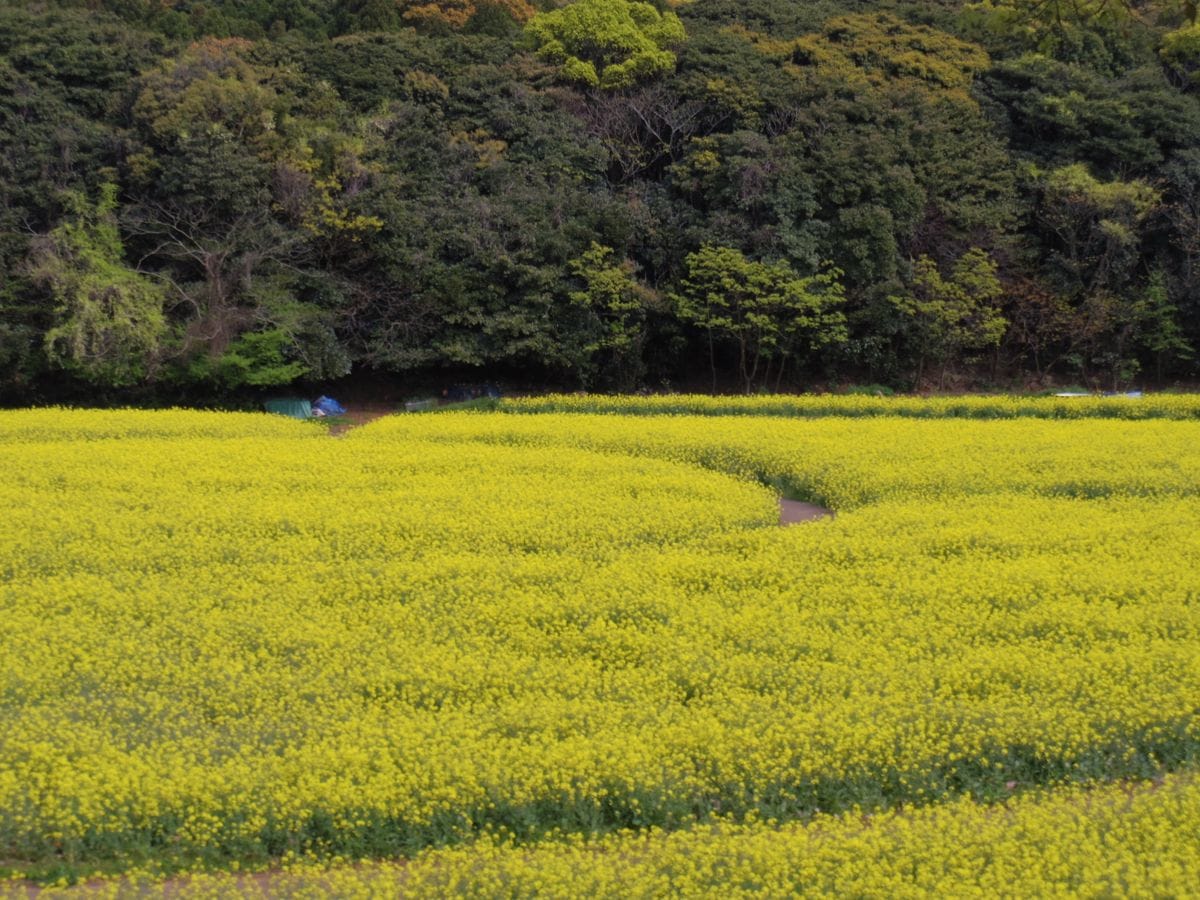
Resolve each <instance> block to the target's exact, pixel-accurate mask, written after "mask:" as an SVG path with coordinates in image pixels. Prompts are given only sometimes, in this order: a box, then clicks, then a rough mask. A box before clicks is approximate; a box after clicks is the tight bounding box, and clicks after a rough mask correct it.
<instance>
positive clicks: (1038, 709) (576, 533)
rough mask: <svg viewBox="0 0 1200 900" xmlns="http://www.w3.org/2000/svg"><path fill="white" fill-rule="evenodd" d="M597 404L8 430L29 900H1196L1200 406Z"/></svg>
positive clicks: (0, 764)
mask: <svg viewBox="0 0 1200 900" xmlns="http://www.w3.org/2000/svg"><path fill="white" fill-rule="evenodd" d="M586 399H590V398H584V399H583V400H579V401H577V402H579V403H580V406H579V409H580V410H581V411H579V412H567V411H542V412H537V413H536V414H534V411H533V409H532V408H531V404H528V403H527V404H513V405H512V406H511V407H508V408H506V409H502V411H500V412H496V413H443V414H438V415H401V416H394V417H390V418H387V419H384V420H381V421H379V422H376V423H374V424H372V425H370V426H367V427H365V428H361V429H358V430H355V431H353V432H351V433H349V434H348V435H346V436H345V437H343V438H339V439H333V438H330V437H328V436H327V435H326V434H325V432H324V431H323V430H322V429H321V428H320V427H319V426H316V425H313V424H311V423H302V422H293V421H290V420H286V419H282V418H271V417H266V416H257V415H247V414H217V413H193V412H184V411H170V412H161V413H148V412H128V411H106V412H79V411H68V410H39V411H19V412H4V413H0V459H2V460H3V464H4V471H5V473H6V477H5V479H4V480H3V483H0V510H2V514H0V548H3V549H2V551H0V611H2V613H3V614H2V615H0V856H2V857H3V860H4V861H3V862H0V865H4V866H7V868H8V871H9V873H10V875H11V877H12V878H13V879H14V880H13V881H12V882H11V886H12V890H13V891H14V892H16V893H21V892H23V891H24V890H25V884H24V879H27V878H33V879H35V880H38V881H42V882H48V883H54V882H57V881H61V880H64V879H65V880H66V881H70V880H73V879H75V878H78V877H84V876H89V875H92V874H97V873H98V874H102V875H105V876H131V877H124V878H119V879H117V880H114V881H111V882H106V883H105V884H104V885H101V886H96V885H93V888H94V889H95V890H96V891H99V892H101V893H103V892H109V893H112V894H122V893H127V892H143V891H146V890H151V891H153V890H157V889H158V888H157V887H156V884H157V882H155V881H154V880H153V879H155V878H160V877H166V876H168V875H171V874H172V873H180V872H183V873H192V874H191V875H188V876H186V877H184V876H178V875H177V876H176V880H175V881H173V882H170V883H168V886H167V888H164V889H169V890H170V891H171V892H175V893H185V894H188V893H193V894H196V895H207V894H215V895H220V894H226V893H235V892H239V893H247V892H250V891H252V890H261V891H265V892H268V893H273V894H289V893H294V894H297V895H309V894H320V893H322V892H326V893H327V892H330V891H333V892H335V893H338V894H346V895H352V894H361V895H364V896H371V895H380V894H384V895H386V894H390V893H401V894H415V895H441V894H445V893H452V892H462V893H467V894H474V895H489V896H490V895H496V894H503V895H527V894H533V893H540V894H544V895H550V896H564V895H573V894H581V893H583V894H606V895H611V896H652V895H662V894H664V893H668V894H679V895H700V894H713V893H736V892H738V891H747V892H748V891H765V892H766V893H768V894H774V895H783V894H793V893H800V894H808V893H822V892H837V893H851V894H859V895H862V894H873V895H884V894H886V895H889V896H890V895H906V894H907V895H944V894H947V893H958V894H971V893H982V894H985V895H994V894H997V893H999V894H1004V893H1008V894H1011V895H1014V896H1016V895H1021V896H1029V895H1031V894H1079V893H1083V894H1092V895H1102V894H1114V893H1117V894H1120V893H1134V894H1145V895H1162V894H1176V895H1178V894H1188V893H1191V892H1192V891H1194V890H1195V887H1194V886H1195V884H1197V883H1200V877H1198V876H1200V794H1198V793H1197V791H1198V788H1197V782H1196V780H1195V778H1194V775H1193V773H1194V771H1195V766H1196V762H1197V757H1198V750H1200V722H1198V720H1197V711H1198V710H1200V603H1198V598H1200V502H1198V498H1197V493H1198V492H1200V421H1191V420H1190V419H1191V418H1192V417H1191V416H1188V415H1183V414H1179V415H1175V414H1170V415H1168V414H1167V413H1164V414H1163V415H1162V416H1159V417H1155V418H1146V419H1140V418H1130V417H1128V416H1126V415H1125V414H1124V413H1123V412H1120V410H1123V409H1124V407H1123V406H1113V407H1112V408H1113V409H1116V410H1118V412H1114V413H1110V414H1105V415H1101V414H1099V413H1097V414H1095V415H1090V416H1078V417H1072V418H1067V419H1064V418H1056V417H1053V416H1043V417H1031V416H1024V415H1011V416H1006V417H993V418H990V419H988V420H979V419H969V418H963V417H961V416H959V415H958V414H957V413H947V414H945V415H939V414H937V409H936V408H934V407H931V408H930V410H929V411H928V414H927V415H925V416H917V415H911V414H908V413H905V414H903V415H888V414H886V412H885V413H882V414H881V413H872V414H870V415H863V414H861V413H857V412H852V411H849V410H850V406H851V405H852V404H854V403H858V402H860V401H858V400H857V399H852V400H847V401H846V403H847V410H848V411H847V412H846V414H845V415H840V414H837V412H838V410H837V407H836V402H834V401H829V400H827V399H826V400H823V402H825V403H826V404H827V405H828V406H829V411H828V412H827V413H825V414H822V415H820V416H816V415H813V414H805V415H795V416H790V415H774V414H768V413H764V412H761V411H759V412H751V413H746V412H745V411H743V412H741V413H737V414H720V413H718V412H714V411H712V410H709V411H708V412H706V413H703V414H698V415H691V414H682V413H680V412H679V411H678V410H668V412H671V413H672V414H670V415H655V414H653V409H652V408H650V409H647V410H642V411H641V413H640V414H638V415H621V414H616V413H613V412H607V413H605V412H597V411H596V406H595V405H592V406H588V405H586V404H585V403H584V400H586ZM869 399H872V400H874V399H875V398H869ZM564 400H565V401H567V402H570V401H573V398H564ZM622 402H623V403H624V404H626V405H630V404H636V403H638V402H640V401H636V400H630V399H629V398H624V399H623V401H622ZM722 402H723V403H730V401H722ZM755 402H757V401H747V406H748V407H749V406H752V405H753V404H754V403H755ZM877 402H878V401H877ZM904 402H905V403H909V404H911V403H912V402H914V401H904ZM1181 408H1182V407H1181ZM514 411H515V412H524V413H527V414H521V415H513V414H509V413H511V412H514ZM780 491H782V492H784V493H786V494H788V495H789V496H795V497H801V498H804V499H809V500H812V501H815V502H820V503H823V504H825V505H827V506H829V507H831V508H832V509H833V510H835V512H836V515H835V516H834V517H833V518H829V519H825V520H821V521H818V522H813V523H809V524H805V525H801V526H794V527H791V528H780V527H778V525H777V522H778V509H777V504H776V496H777V493H778V492H780ZM364 860H365V861H377V860H404V862H403V863H402V864H401V863H375V862H372V863H371V864H354V865H348V864H350V863H359V861H364ZM235 869H242V870H246V869H251V870H252V869H269V870H271V872H272V873H273V874H270V875H266V876H262V877H259V878H248V876H245V875H229V874H226V875H222V874H219V873H220V872H222V871H226V872H228V871H231V870H235ZM203 871H211V872H214V873H218V874H207V875H198V874H195V873H198V872H203Z"/></svg>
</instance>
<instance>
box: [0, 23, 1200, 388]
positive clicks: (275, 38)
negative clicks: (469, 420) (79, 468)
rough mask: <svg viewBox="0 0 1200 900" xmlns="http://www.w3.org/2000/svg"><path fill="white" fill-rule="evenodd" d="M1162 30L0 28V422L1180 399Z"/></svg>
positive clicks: (1190, 280)
mask: <svg viewBox="0 0 1200 900" xmlns="http://www.w3.org/2000/svg"><path fill="white" fill-rule="evenodd" d="M1197 349H1200V23H1198V20H1197V6H1196V3H1195V2H1194V0H1145V2H1143V0H982V2H968V3H962V2H960V0H921V2H910V0H892V2H858V0H812V2H803V3H802V2H796V0H649V2H641V0H567V2H564V0H350V2H335V0H206V2H192V0H78V2H72V0H40V2H14V0H7V2H3V3H0V401H2V402H6V403H21V404H28V403H30V402H49V401H54V400H56V399H61V398H77V397H81V396H82V397H88V398H92V399H95V398H110V399H117V400H120V399H125V400H134V401H136V400H139V399H148V398H159V399H163V398H171V399H178V398H203V399H212V398H221V397H230V396H238V395H246V393H247V392H249V393H250V394H253V393H254V392H261V391H266V390H279V389H282V388H284V387H285V386H288V385H301V384H317V383H337V382H338V381H339V379H346V378H347V377H356V376H368V377H371V376H380V377H390V378H413V379H417V378H426V379H428V378H459V379H464V378H465V379H471V378H477V379H480V380H482V379H484V378H493V377H501V376H503V377H510V378H518V377H519V378H520V379H522V380H524V381H527V382H536V383H541V384H545V385H547V386H552V387H556V388H560V389H567V390H579V389H583V390H589V391H635V390H651V391H657V390H664V389H671V388H674V387H677V386H678V387H696V388H699V389H701V390H713V391H720V392H745V393H756V392H771V391H784V390H799V389H812V387H813V386H814V385H837V384H843V385H844V384H850V383H863V384H866V383H870V384H878V385H883V386H888V387H891V388H894V389H897V390H917V389H934V390H936V389H945V390H949V389H960V388H972V389H986V388H989V387H1008V388H1012V387H1013V386H1020V387H1022V388H1024V389H1036V388H1038V387H1044V386H1049V385H1053V384H1066V383H1072V384H1081V385H1087V386H1088V387H1091V388H1094V389H1107V390H1116V389H1124V388H1127V387H1130V386H1138V385H1141V384H1150V385H1155V386H1167V385H1171V384H1192V383H1194V382H1195V381H1196V380H1197V379H1198V378H1200V363H1198V362H1197V354H1196V351H1197Z"/></svg>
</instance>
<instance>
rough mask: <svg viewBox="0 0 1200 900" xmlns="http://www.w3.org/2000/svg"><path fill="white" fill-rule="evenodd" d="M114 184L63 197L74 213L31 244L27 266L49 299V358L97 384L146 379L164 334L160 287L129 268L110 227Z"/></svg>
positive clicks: (114, 206)
mask: <svg viewBox="0 0 1200 900" xmlns="http://www.w3.org/2000/svg"><path fill="white" fill-rule="evenodd" d="M116 196H117V187H116V185H114V184H106V185H104V186H103V188H102V189H101V193H100V199H99V201H98V202H97V203H96V204H95V205H94V206H91V205H89V204H88V203H87V201H86V200H85V199H84V198H83V197H82V196H80V195H78V194H75V195H69V196H68V197H67V198H66V199H67V204H68V206H69V207H70V208H71V210H72V213H73V215H72V216H71V218H69V219H67V220H65V221H64V222H62V223H61V224H59V225H58V227H56V228H55V229H54V230H53V231H51V232H50V233H49V234H47V235H45V236H44V237H43V238H41V239H39V240H37V241H35V242H34V244H33V247H32V250H31V255H30V261H29V271H30V274H31V276H32V278H33V280H34V282H35V283H36V284H38V285H40V286H41V287H43V288H44V289H45V290H46V291H47V292H48V294H49V296H50V297H51V299H52V300H53V302H54V304H55V324H54V326H53V327H52V328H51V329H50V330H49V331H48V332H46V336H45V346H46V353H47V355H48V356H49V358H50V359H51V360H52V361H53V362H54V363H56V364H57V365H59V366H61V367H62V368H64V369H67V370H69V371H71V372H74V373H75V374H77V375H79V376H80V377H82V378H84V379H86V380H88V381H91V382H93V383H95V384H98V385H103V386H112V387H121V386H126V385H130V384H133V383H135V382H137V381H138V380H140V379H142V378H143V377H145V376H146V375H147V374H148V372H149V370H150V368H151V366H152V365H153V364H154V362H155V361H156V359H157V357H158V355H159V351H160V349H161V347H162V342H163V338H164V336H165V334H166V320H165V317H164V315H163V306H164V303H165V291H164V289H163V285H162V284H161V283H160V282H157V281H155V280H153V279H151V278H149V277H147V276H146V275H144V274H142V273H140V272H138V271H136V270H134V269H132V268H130V267H129V266H127V265H126V264H125V261H124V255H125V252H124V248H123V246H122V244H121V237H120V233H119V231H118V229H117V217H116V209H117V200H116Z"/></svg>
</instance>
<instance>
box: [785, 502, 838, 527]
mask: <svg viewBox="0 0 1200 900" xmlns="http://www.w3.org/2000/svg"><path fill="white" fill-rule="evenodd" d="M832 515H833V512H832V511H831V510H828V509H826V508H825V507H823V506H817V505H815V504H813V503H804V502H802V501H800V500H785V499H783V498H782V497H780V498H779V524H780V525H799V524H800V523H801V522H813V521H815V520H817V519H824V518H825V517H827V516H832Z"/></svg>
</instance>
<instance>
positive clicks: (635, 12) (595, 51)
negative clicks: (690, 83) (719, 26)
mask: <svg viewBox="0 0 1200 900" xmlns="http://www.w3.org/2000/svg"><path fill="white" fill-rule="evenodd" d="M525 33H526V34H527V35H528V36H529V40H530V41H531V42H532V44H533V45H534V46H535V47H536V48H537V52H538V55H539V56H541V57H542V58H543V59H546V60H549V61H550V62H552V63H555V64H556V65H558V66H560V67H561V72H562V75H563V77H564V78H566V79H567V80H568V81H576V82H580V83H582V84H585V85H587V86H589V87H600V88H604V89H606V90H609V89H614V88H624V87H629V86H630V85H632V84H634V83H635V82H637V81H640V80H643V79H647V78H653V77H655V76H658V75H664V74H666V73H669V72H672V71H674V69H675V54H674V53H673V52H672V48H673V47H675V46H677V45H678V44H681V43H683V41H684V38H685V37H686V35H685V33H684V29H683V23H682V22H680V21H679V17H678V16H677V15H675V14H674V13H673V12H669V11H668V12H659V11H658V10H657V9H655V8H654V7H653V6H652V5H651V4H649V3H639V2H631V0H575V2H574V3H571V4H569V5H568V6H565V7H563V8H561V9H554V10H550V11H549V12H544V13H539V14H538V15H536V16H534V17H533V19H531V20H530V22H529V24H528V25H526V26H525Z"/></svg>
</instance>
